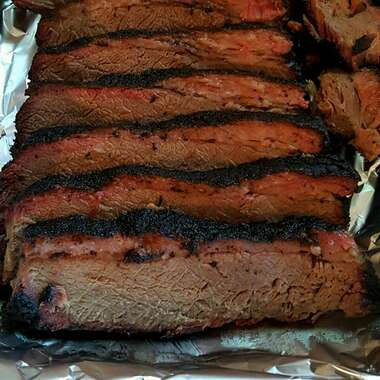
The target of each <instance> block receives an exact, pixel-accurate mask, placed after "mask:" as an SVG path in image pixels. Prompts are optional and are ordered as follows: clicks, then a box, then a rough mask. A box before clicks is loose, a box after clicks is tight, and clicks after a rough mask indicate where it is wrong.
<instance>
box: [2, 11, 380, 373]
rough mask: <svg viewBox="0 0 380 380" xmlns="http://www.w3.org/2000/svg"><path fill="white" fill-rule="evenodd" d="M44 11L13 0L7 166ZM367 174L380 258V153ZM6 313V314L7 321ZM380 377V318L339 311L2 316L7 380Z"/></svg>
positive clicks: (365, 226) (368, 225) (5, 90)
mask: <svg viewBox="0 0 380 380" xmlns="http://www.w3.org/2000/svg"><path fill="white" fill-rule="evenodd" d="M38 20H39V16H36V15H33V14H32V13H30V12H24V11H18V10H15V8H14V7H13V6H10V5H8V6H7V5H6V4H3V10H2V25H1V27H2V31H1V40H0V168H1V167H2V166H3V165H4V164H5V163H6V162H7V161H9V160H10V159H11V156H10V153H9V148H10V146H11V144H12V142H13V140H14V134H15V127H14V118H15V115H16V112H17V110H18V109H19V108H20V106H21V105H22V103H23V102H24V100H25V96H24V91H25V88H26V86H27V73H28V70H29V67H30V64H31V60H32V57H33V55H34V53H35V51H36V46H35V42H34V35H35V32H36V28H37V24H38ZM353 163H354V166H355V168H356V170H357V171H358V172H359V174H360V176H361V183H360V191H359V192H358V193H357V194H356V195H355V196H354V198H353V200H352V203H351V208H350V214H351V220H352V222H351V225H350V231H351V232H352V233H353V234H355V236H356V237H357V240H358V241H359V243H360V244H361V246H362V247H363V248H364V249H369V250H370V252H371V253H372V254H371V259H372V261H373V262H374V263H376V262H379V261H380V213H379V212H378V211H380V194H379V191H378V192H377V194H376V184H377V180H378V169H379V168H380V160H379V161H377V162H375V163H374V164H372V166H370V167H369V168H368V167H366V163H365V162H364V160H363V158H362V157H361V156H360V155H356V156H355V157H353ZM378 214H379V215H378ZM0 322H1V321H0ZM20 378H21V379H28V380H31V379H38V380H42V379H49V380H54V379H67V380H69V379H70V380H71V379H72V380H74V379H75V380H79V379H102V380H111V379H118V380H124V379H141V380H143V379H146V380H148V379H149V380H156V379H334V380H335V379H344V378H347V379H368V380H369V379H380V318H379V317H377V316H372V317H366V318H361V319H347V318H345V317H344V316H342V315H341V314H339V313H336V314H332V315H330V316H327V317H324V318H322V319H320V320H319V321H318V323H317V324H315V325H314V326H311V325H308V324H299V323H297V324H288V325H285V324H273V323H272V324H261V325H259V326H258V327H256V328H251V329H231V328H226V329H221V330H217V331H211V332H208V333H203V334H197V335H192V336H189V337H184V338H181V339H175V340H173V339H171V340H159V339H157V340H153V339H147V338H145V339H132V338H123V339H121V338H120V337H118V338H116V337H114V338H113V339H112V338H110V337H108V338H101V337H99V336H91V334H89V335H88V336H85V337H83V336H82V337H80V338H78V337H77V338H76V339H75V338H74V337H70V338H67V337H60V338H58V337H55V338H52V337H50V338H46V337H44V338H42V337H40V338H39V337H36V336H34V337H33V336H27V335H24V334H22V333H21V332H17V331H16V332H9V331H6V330H5V329H3V328H1V325H0V379H5V380H13V379H20Z"/></svg>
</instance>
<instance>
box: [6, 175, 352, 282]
mask: <svg viewBox="0 0 380 380" xmlns="http://www.w3.org/2000/svg"><path fill="white" fill-rule="evenodd" d="M146 171H147V172H148V173H149V170H146ZM143 172H144V170H142V173H143ZM158 172H159V171H158ZM142 173H141V174H140V175H136V174H135V175H132V174H128V172H127V173H126V174H120V175H118V176H115V177H111V178H110V179H109V181H107V182H105V183H104V184H103V186H101V187H94V188H92V189H91V188H89V184H88V183H87V185H86V186H87V188H84V184H85V182H89V181H88V179H87V181H86V180H84V179H82V180H81V179H80V178H78V177H77V178H72V179H71V180H70V179H68V180H67V179H66V180H65V179H64V178H62V180H61V184H59V181H58V180H56V181H54V185H52V186H49V185H50V184H49V181H48V180H47V181H45V187H44V186H43V185H42V184H41V185H40V191H38V192H34V193H31V194H29V195H26V196H25V198H24V199H21V200H19V202H18V203H16V204H15V205H14V206H11V207H9V208H8V209H7V211H6V213H5V226H6V230H7V234H6V236H7V241H8V245H7V249H6V257H5V264H4V275H3V279H4V280H8V279H11V278H12V276H13V275H14V268H15V267H16V264H17V260H18V259H19V257H20V254H21V246H22V241H23V239H22V232H23V230H24V229H25V227H26V226H28V225H30V224H34V223H38V222H40V221H44V220H48V219H56V218H61V217H69V216H72V215H76V214H81V215H87V216H90V217H92V218H115V217H118V216H119V215H120V214H123V213H126V212H129V211H132V210H136V209H141V208H145V207H152V208H158V209H172V210H177V211H182V212H185V213H187V214H189V215H193V216H195V217H199V218H209V219H210V218H211V219H215V220H221V221H227V222H230V223H242V222H257V221H279V220H282V219H284V218H287V217H290V216H310V217H315V218H319V219H321V220H325V221H327V222H329V223H332V224H343V225H344V224H346V222H347V218H348V215H347V211H348V209H347V208H346V204H345V202H344V198H346V197H348V196H350V195H352V193H353V191H354V189H355V187H356V180H355V179H353V178H349V177H338V176H334V175H333V174H332V175H330V176H323V177H313V176H308V175H305V174H302V173H300V172H296V171H293V172H292V171H289V172H286V171H285V172H280V173H274V174H268V175H267V176H264V177H263V178H260V179H245V178H244V177H243V176H242V178H241V180H240V181H239V182H237V183H236V184H231V185H229V186H217V185H212V184H210V183H208V182H207V181H203V182H192V181H191V180H187V181H186V180H185V179H178V178H176V177H175V175H174V174H173V175H172V177H169V176H158V175H156V176H154V175H148V174H146V175H142ZM164 174H165V173H164ZM166 174H170V173H166ZM93 175H94V176H99V177H101V174H97V173H94V174H93ZM190 179H191V176H190ZM93 180H95V181H96V182H99V181H100V179H98V180H96V179H95V178H94V179H93ZM65 182H66V184H65ZM94 186H95V185H94ZM44 188H45V190H44ZM210 201H212V202H213V203H214V204H215V207H210Z"/></svg>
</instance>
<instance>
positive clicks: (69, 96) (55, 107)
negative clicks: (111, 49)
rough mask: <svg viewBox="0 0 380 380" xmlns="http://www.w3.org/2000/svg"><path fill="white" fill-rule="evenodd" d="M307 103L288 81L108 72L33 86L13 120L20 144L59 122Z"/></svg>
mask: <svg viewBox="0 0 380 380" xmlns="http://www.w3.org/2000/svg"><path fill="white" fill-rule="evenodd" d="M163 77H164V78H163ZM104 85H109V86H112V87H104ZM308 105H309V102H308V100H307V99H306V92H305V90H304V89H303V88H302V87H301V86H299V85H298V84H296V83H294V82H292V81H285V80H283V81H280V80H271V79H266V78H262V77H260V76H255V75H250V74H242V73H231V72H225V71H224V72H215V71H201V72H194V71H192V70H190V72H187V71H176V70H174V71H171V72H166V73H165V74H162V73H161V74H152V75H148V76H134V75H132V76H117V75H113V76H106V77H103V78H102V80H100V81H98V82H96V83H94V84H93V86H92V87H83V86H66V85H57V84H46V85H43V86H40V87H38V88H33V89H32V90H31V91H30V97H29V99H28V100H27V101H26V103H25V104H24V105H23V107H22V108H21V110H20V112H19V113H18V115H17V120H16V123H17V130H18V139H19V141H21V142H22V141H25V139H26V138H27V137H29V136H30V134H31V133H33V132H35V131H37V130H39V129H43V128H53V127H58V126H67V125H72V126H81V125H82V126H83V125H89V124H90V125H93V126H99V127H103V126H105V125H112V124H118V123H119V124H121V123H134V122H156V121H160V120H169V119H171V118H173V117H176V116H179V115H189V114H191V113H194V112H200V111H228V110H230V111H234V110H235V111H236V110H240V111H241V110H251V111H271V112H279V113H295V112H297V111H302V110H305V109H307V108H308Z"/></svg>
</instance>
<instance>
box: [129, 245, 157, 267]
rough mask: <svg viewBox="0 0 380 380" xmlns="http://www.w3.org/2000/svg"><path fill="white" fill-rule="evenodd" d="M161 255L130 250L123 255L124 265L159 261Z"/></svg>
mask: <svg viewBox="0 0 380 380" xmlns="http://www.w3.org/2000/svg"><path fill="white" fill-rule="evenodd" d="M161 256H162V253H153V252H147V251H146V250H144V249H131V250H129V251H127V252H126V253H125V254H124V263H135V264H143V263H146V262H150V261H154V260H157V259H160V258H161Z"/></svg>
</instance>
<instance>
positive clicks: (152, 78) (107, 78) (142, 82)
mask: <svg viewBox="0 0 380 380" xmlns="http://www.w3.org/2000/svg"><path fill="white" fill-rule="evenodd" d="M208 75H242V76H246V77H254V78H257V79H259V80H263V81H268V82H272V83H278V84H283V85H289V86H297V87H300V88H302V89H305V84H304V83H302V82H300V81H297V80H295V79H286V78H280V77H273V76H270V75H267V74H263V73H262V72H257V71H254V70H249V71H246V70H235V69H193V68H181V69H177V68H170V69H162V70H148V71H145V72H144V73H143V74H128V73H125V74H122V73H111V74H105V75H102V76H100V77H99V78H98V79H96V80H93V81H89V82H82V83H74V82H73V83H72V82H65V84H68V85H70V84H74V85H75V86H78V87H79V86H86V87H95V88H97V87H126V88H148V87H155V86H156V85H157V86H158V87H159V86H160V84H161V82H164V81H166V80H169V79H172V78H187V77H191V76H204V77H207V76H208ZM36 86H39V82H37V81H35V82H33V83H32V84H31V87H30V88H29V90H28V93H32V92H33V88H35V87H36ZM305 96H307V94H306V93H305Z"/></svg>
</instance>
